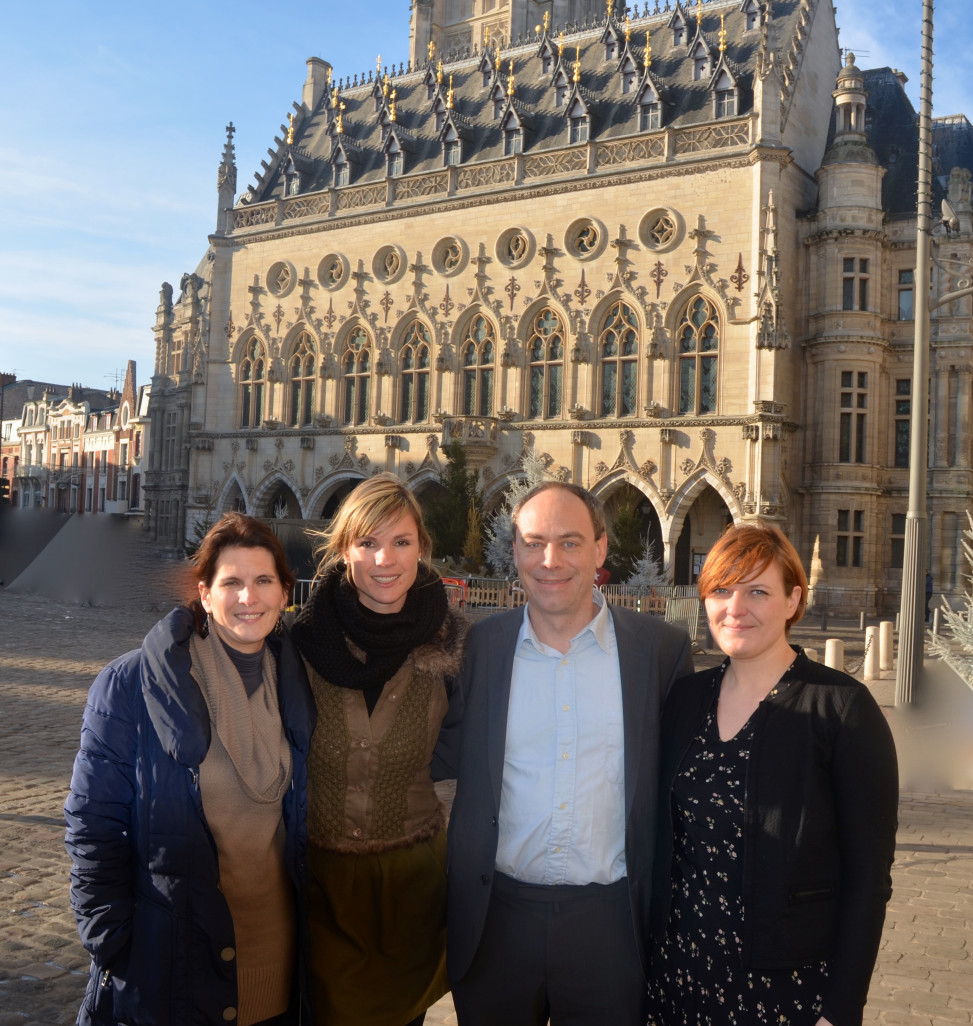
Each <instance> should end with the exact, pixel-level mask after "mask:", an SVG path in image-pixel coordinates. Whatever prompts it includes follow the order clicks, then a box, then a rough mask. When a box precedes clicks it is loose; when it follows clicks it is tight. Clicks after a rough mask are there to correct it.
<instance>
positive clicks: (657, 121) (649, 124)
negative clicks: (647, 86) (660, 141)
mask: <svg viewBox="0 0 973 1026" xmlns="http://www.w3.org/2000/svg"><path fill="white" fill-rule="evenodd" d="M661 127H662V104H661V103H660V102H659V101H658V100H657V99H656V98H654V97H653V95H652V93H649V92H646V93H644V94H643V96H642V102H641V103H640V104H639V131H640V132H657V131H658V130H659V129H660V128H661Z"/></svg>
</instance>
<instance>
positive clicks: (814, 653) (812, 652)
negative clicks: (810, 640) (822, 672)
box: [804, 648, 818, 663]
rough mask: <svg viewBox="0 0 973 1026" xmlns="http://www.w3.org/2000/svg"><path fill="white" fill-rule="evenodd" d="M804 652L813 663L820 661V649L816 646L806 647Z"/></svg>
mask: <svg viewBox="0 0 973 1026" xmlns="http://www.w3.org/2000/svg"><path fill="white" fill-rule="evenodd" d="M804 654H805V655H806V656H807V657H808V659H810V660H811V662H812V663H816V662H817V661H818V650H817V649H816V648H806V649H804Z"/></svg>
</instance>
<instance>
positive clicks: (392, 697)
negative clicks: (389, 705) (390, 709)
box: [389, 695, 399, 702]
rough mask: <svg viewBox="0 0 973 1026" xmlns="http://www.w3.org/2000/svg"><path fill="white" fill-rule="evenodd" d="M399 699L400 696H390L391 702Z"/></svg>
mask: <svg viewBox="0 0 973 1026" xmlns="http://www.w3.org/2000/svg"><path fill="white" fill-rule="evenodd" d="M398 697H399V696H398V695H389V701H390V702H394V701H395V700H396V699H397V698H398Z"/></svg>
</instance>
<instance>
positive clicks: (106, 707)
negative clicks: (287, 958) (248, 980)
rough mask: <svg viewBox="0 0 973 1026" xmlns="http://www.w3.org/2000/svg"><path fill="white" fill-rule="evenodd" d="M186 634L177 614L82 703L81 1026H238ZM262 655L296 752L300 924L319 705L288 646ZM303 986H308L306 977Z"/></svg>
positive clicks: (295, 871)
mask: <svg viewBox="0 0 973 1026" xmlns="http://www.w3.org/2000/svg"><path fill="white" fill-rule="evenodd" d="M192 630H193V619H192V614H191V613H190V612H189V610H188V609H186V608H183V607H180V608H177V609H174V610H173V611H172V612H171V613H170V614H169V615H168V616H166V617H165V618H164V619H162V620H160V621H159V623H157V624H156V625H155V627H153V628H152V630H151V631H150V632H149V633H148V634H147V635H146V637H145V640H144V641H143V642H142V647H141V649H138V650H136V651H134V652H129V653H128V654H127V655H124V656H122V657H121V658H120V659H116V660H115V661H114V662H112V663H110V664H109V665H108V666H106V667H105V669H104V670H102V671H101V673H100V674H99V675H98V677H97V678H96V679H95V682H94V684H92V686H91V690H90V692H89V694H88V704H87V706H86V708H85V712H84V721H83V724H82V727H81V750H80V751H79V752H78V755H77V758H76V759H75V763H74V773H73V775H72V777H71V791H70V794H69V795H68V799H67V803H66V805H65V808H64V815H65V819H66V822H67V834H66V837H65V846H66V848H67V850H68V854H69V855H70V856H71V859H72V869H71V907H72V908H73V910H74V914H75V918H76V919H77V921H78V931H79V933H80V935H81V941H82V943H83V944H84V946H85V948H86V949H87V950H88V952H89V953H90V955H91V979H90V980H89V982H88V989H87V992H86V994H85V999H84V1003H83V1005H82V1006H81V1010H80V1011H79V1013H78V1024H79V1026H113V1024H126V1026H190V1024H203V1023H207V1024H210V1023H222V1022H230V1023H232V1022H233V1021H234V1020H235V1018H236V1007H237V986H236V962H235V946H234V935H233V921H232V919H231V917H230V910H229V907H228V905H227V903H226V900H225V899H224V897H223V895H222V894H221V893H220V889H219V882H220V881H219V863H218V858H217V853H216V847H215V844H214V843H213V839H212V836H211V835H210V832H209V829H208V827H207V825H206V819H205V817H204V815H203V806H202V800H201V798H200V791H199V764H200V762H201V761H202V760H203V757H204V756H205V755H206V752H207V750H208V748H209V744H210V721H209V714H208V712H207V709H206V703H205V701H204V699H203V695H202V692H201V691H200V689H199V686H198V685H197V684H196V682H195V681H194V680H193V678H192V677H191V676H190V672H189V670H190V658H189V638H190V635H191V633H192ZM267 643H268V644H269V645H270V646H271V648H272V651H273V652H274V654H275V656H276V659H277V674H278V696H279V704H280V713H281V719H282V721H283V724H284V729H285V731H286V734H287V737H288V740H289V741H290V745H291V749H292V752H293V761H294V775H293V782H292V784H291V787H290V788H289V789H288V791H287V793H286V795H285V797H284V802H283V813H284V822H285V825H286V828H287V844H286V858H287V865H288V870H289V872H290V874H291V877H292V879H293V881H294V885H295V888H296V889H297V893H298V902H297V907H298V914H299V915H301V916H302V915H303V911H302V910H303V908H304V904H305V903H304V901H303V880H304V878H305V855H306V807H307V751H308V744H309V741H310V737H311V731H312V729H313V727H314V719H315V710H314V700H313V698H312V696H311V692H310V688H309V687H308V683H307V678H306V676H305V673H304V667H303V663H302V662H301V659H300V657H299V656H298V654H297V651H296V649H295V648H294V646H293V645H292V644H291V642H290V639H289V637H288V636H287V635H286V634H284V635H283V636H282V637H279V638H278V637H274V636H271V637H270V638H268V640H267ZM302 928H303V927H302ZM299 947H300V948H301V949H306V945H304V944H303V943H302V944H300V945H299ZM298 978H299V980H300V982H301V984H303V972H301V971H300V969H299V971H298ZM301 991H302V993H303V992H304V988H303V986H301ZM302 1006H303V999H302ZM303 1010H304V1011H305V1013H306V1009H303ZM304 1021H306V1022H309V1021H310V1017H309V1016H308V1015H306V1014H305V1016H304Z"/></svg>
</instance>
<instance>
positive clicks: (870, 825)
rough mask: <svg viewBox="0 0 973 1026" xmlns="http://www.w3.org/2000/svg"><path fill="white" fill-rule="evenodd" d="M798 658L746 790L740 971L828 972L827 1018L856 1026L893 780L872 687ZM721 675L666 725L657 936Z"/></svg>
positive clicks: (676, 697) (690, 689) (682, 688)
mask: <svg viewBox="0 0 973 1026" xmlns="http://www.w3.org/2000/svg"><path fill="white" fill-rule="evenodd" d="M797 651H798V656H797V659H796V660H795V662H794V665H793V666H792V668H791V669H790V670H789V671H788V673H787V674H786V675H785V678H784V679H785V680H789V681H790V682H791V683H790V686H789V687H787V688H784V689H782V690H781V691H780V692H779V693H778V694H777V695H775V696H774V697H772V698H767V699H765V700H764V701H763V702H761V704H760V706H759V708H758V709H757V711H756V713H755V714H754V717H755V730H754V738H753V744H752V746H751V750H750V762H749V766H748V769H747V779H746V804H745V813H744V815H745V825H744V855H743V905H744V909H745V910H746V919H745V922H744V924H743V935H742V936H743V951H742V958H743V965H744V967H745V968H747V969H782V968H796V967H798V966H802V965H808V964H810V963H813V962H821V961H827V962H828V963H829V966H830V969H829V980H828V989H827V993H826V995H825V1000H824V1006H823V1009H822V1015H823V1016H824V1017H825V1018H827V1019H828V1020H830V1021H831V1022H832V1023H834V1026H859V1024H860V1023H861V1021H862V1010H863V1008H864V1006H865V999H866V997H867V994H868V983H869V979H870V977H871V973H872V969H873V967H874V965H875V959H876V956H877V954H878V946H879V942H880V940H881V935H882V926H883V923H884V922H885V906H886V904H887V902H888V899H889V897H890V895H891V893H892V878H891V873H890V870H891V866H892V859H893V857H894V853H895V831H896V826H897V811H898V797H899V794H898V768H897V764H896V758H895V746H894V744H893V741H892V734H891V731H890V730H889V727H888V724H887V722H886V720H885V717H884V715H883V713H882V710H881V709H880V708H879V706H878V704H877V703H876V702H875V700H874V698H873V697H872V696H871V694H870V693H869V691H868V689H867V688H866V687H865V686H864V685H862V684H860V683H859V682H858V681H856V680H855V679H854V678H853V677H849V676H848V675H847V674H844V673H840V672H838V671H837V670H832V669H829V668H828V667H825V666H822V665H821V664H819V663H813V662H811V661H810V660H809V659H808V658H807V656H806V655H805V654H804V653H803V651H801V650H800V649H798V650H797ZM722 674H723V669H722V667H716V668H714V669H710V670H705V671H703V672H701V673H697V674H694V675H693V676H691V677H685V678H683V679H682V680H680V681H677V682H676V683H675V685H673V687H672V690H671V691H670V692H669V697H668V699H667V700H666V705H665V708H664V711H663V717H662V753H661V771H660V775H659V781H660V788H661V790H660V801H659V809H660V817H659V819H660V821H659V829H658V831H657V845H656V858H655V867H654V878H653V887H652V897H653V901H652V913H651V926H652V934H653V938H654V940H655V942H656V943H657V944H661V942H662V940H663V938H664V936H665V930H666V924H667V922H668V918H669V906H670V901H671V866H672V855H673V837H672V808H671V801H670V796H671V793H672V784H673V781H674V779H675V776H676V774H677V773H678V771H679V768H680V765H681V763H682V761H683V758H684V757H685V754H686V751H687V749H688V747H689V745H690V743H691V742H692V740H693V738H694V737H695V736H696V735H697V734H698V733H699V730H700V728H701V726H702V724H703V721H704V719H705V717H706V714H707V712H708V711H709V709H710V708H711V707H713V705H714V702H715V700H716V698H717V696H718V694H719V685H720V680H721V678H722Z"/></svg>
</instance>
